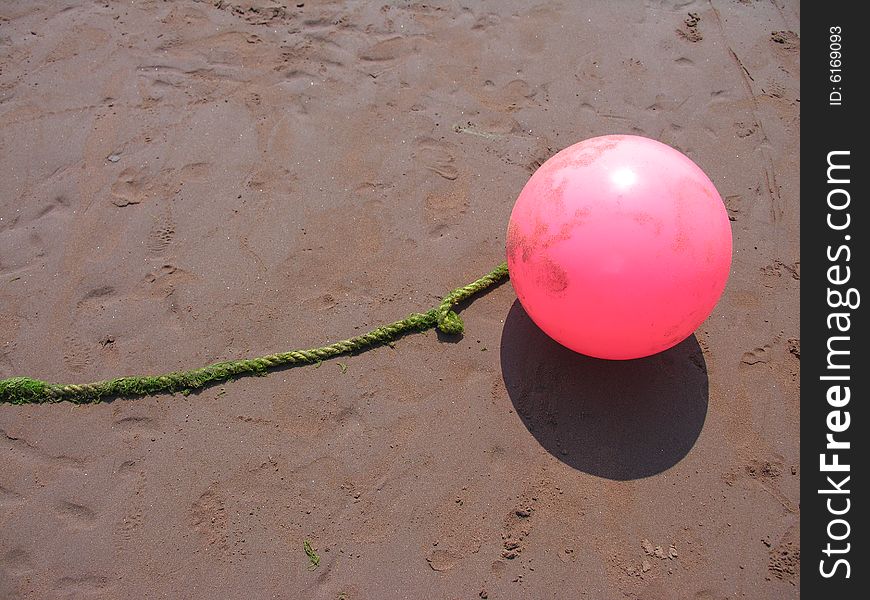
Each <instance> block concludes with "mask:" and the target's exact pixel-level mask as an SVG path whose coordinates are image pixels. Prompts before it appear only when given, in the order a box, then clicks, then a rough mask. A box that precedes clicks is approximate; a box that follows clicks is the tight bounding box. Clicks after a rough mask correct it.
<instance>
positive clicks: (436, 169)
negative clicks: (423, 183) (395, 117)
mask: <svg viewBox="0 0 870 600" xmlns="http://www.w3.org/2000/svg"><path fill="white" fill-rule="evenodd" d="M452 149H453V146H452V144H448V143H446V142H441V141H438V140H435V139H432V138H422V139H420V140H418V141H417V152H416V158H417V160H418V161H419V162H420V163H422V164H423V166H424V167H425V168H427V169H429V170H430V171H432V172H433V173H437V174H438V175H440V176H441V177H443V178H444V179H448V180H450V181H453V180H454V179H456V178H457V177H458V176H459V171H457V170H456V166H455V165H454V164H453V161H454V156H453V152H452Z"/></svg>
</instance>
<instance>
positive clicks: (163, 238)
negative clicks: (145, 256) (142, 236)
mask: <svg viewBox="0 0 870 600" xmlns="http://www.w3.org/2000/svg"><path fill="white" fill-rule="evenodd" d="M174 239H175V223H174V222H173V221H172V216H171V215H170V214H169V213H167V214H165V215H164V216H163V217H161V218H159V219H157V220H156V221H155V223H154V225H153V226H152V227H151V231H149V232H148V242H147V244H146V248H147V249H148V253H149V254H151V255H152V256H159V255H161V254H164V253H165V252H166V251H167V250H168V249H169V246H170V245H171V244H172V241H173V240H174Z"/></svg>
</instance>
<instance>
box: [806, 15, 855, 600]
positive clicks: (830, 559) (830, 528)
mask: <svg viewBox="0 0 870 600" xmlns="http://www.w3.org/2000/svg"><path fill="white" fill-rule="evenodd" d="M862 5H863V3H860V2H855V3H851V2H845V1H839V2H812V3H810V2H805V3H803V6H802V9H803V13H804V14H803V15H802V17H801V20H802V22H804V23H806V26H805V27H802V32H801V59H802V60H801V64H802V66H801V90H802V92H801V99H802V103H801V106H802V111H801V112H802V113H803V114H802V115H801V262H802V271H803V275H802V277H801V337H802V338H803V340H802V343H801V347H802V357H801V462H802V467H801V588H802V589H801V591H802V594H803V595H805V597H807V598H821V597H829V598H837V599H838V600H839V599H843V600H845V599H847V598H859V597H860V598H866V597H867V596H866V594H867V593H868V591H867V590H868V589H870V563H868V559H867V557H868V552H867V545H868V544H870V534H868V532H867V530H866V528H865V527H864V519H863V518H861V517H863V515H864V513H865V511H867V510H868V509H870V507H868V506H867V495H866V493H861V492H859V490H866V489H867V486H868V475H870V470H868V467H867V455H868V453H870V444H868V439H870V424H868V419H870V416H868V411H867V409H866V403H867V401H868V395H867V393H868V386H867V381H868V379H870V363H868V361H867V359H866V357H865V354H866V353H865V352H861V350H862V348H864V347H865V346H866V344H867V343H868V342H870V340H868V337H867V336H868V332H867V327H866V323H867V318H866V316H865V313H866V311H867V308H866V307H865V306H864V305H863V304H864V302H870V297H867V296H866V294H865V292H867V287H866V285H865V283H866V280H867V270H868V268H870V256H868V255H867V242H866V237H867V236H868V235H870V216H868V211H867V203H868V200H870V199H868V197H867V185H866V180H867V178H868V177H870V173H868V169H867V160H866V157H867V149H868V142H867V139H866V137H865V134H864V133H863V132H865V131H866V130H867V126H866V123H867V120H868V117H867V114H866V113H867V107H868V104H867V94H866V89H867V83H866V81H865V76H866V75H865V74H866V69H867V66H868V65H870V60H867V52H868V44H867V37H868V34H867V32H866V31H865V27H864V24H863V21H862V19H861V18H860V16H859V14H858V12H859V11H858V7H861V6H862ZM821 594H826V595H827V596H822V595H821ZM831 594H833V595H831Z"/></svg>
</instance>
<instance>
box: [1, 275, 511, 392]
mask: <svg viewBox="0 0 870 600" xmlns="http://www.w3.org/2000/svg"><path fill="white" fill-rule="evenodd" d="M507 277H508V268H507V263H501V264H500V265H499V266H497V267H496V268H495V269H493V270H492V271H490V272H489V273H487V274H486V275H484V276H483V277H481V278H480V279H477V280H476V281H473V282H471V283H469V284H468V285H465V286H462V287H458V288H456V289H455V290H453V291H452V292H450V293H449V294H447V295H446V296H445V297H444V299H443V300H442V301H441V303H440V304H439V305H438V306H436V307H434V308H431V309H429V310H428V311H426V312H424V313H412V314H410V315H408V316H407V317H405V318H404V319H402V320H400V321H396V322H394V323H390V324H388V325H383V326H381V327H378V328H376V329H373V330H372V331H369V332H368V333H364V334H362V335H358V336H355V337H352V338H350V339H347V340H342V341H340V342H335V343H334V344H329V345H327V346H321V347H320V348H310V349H308V350H291V351H289V352H279V353H277V354H269V355H267V356H260V357H258V358H247V359H242V360H231V361H225V362H218V363H214V364H211V365H208V366H205V367H200V368H198V369H191V370H189V371H178V372H173V373H166V374H164V375H152V376H148V375H143V376H130V377H119V378H117V379H108V380H105V381H95V382H93V383H83V384H57V383H48V382H46V381H41V380H39V379H31V378H29V377H10V378H9V379H0V404H4V403H5V404H39V403H43V402H63V401H68V402H73V403H75V404H88V403H93V402H99V401H100V400H102V399H104V398H113V397H118V398H122V397H127V398H129V397H134V396H147V395H152V394H163V393H170V394H171V393H174V392H184V393H188V392H190V391H192V390H195V389H199V388H203V387H207V386H209V385H214V384H216V383H219V382H221V381H226V380H228V379H231V378H235V377H240V376H245V375H265V374H266V373H267V371H268V370H269V369H272V368H275V367H281V366H299V365H310V364H317V363H320V362H322V361H324V360H326V359H329V358H334V357H336V356H340V355H342V354H350V353H353V352H360V351H362V350H364V349H366V348H370V347H372V346H375V345H378V344H389V343H391V342H392V341H394V340H396V339H397V338H399V337H401V336H403V335H405V334H407V333H411V332H422V331H427V330H429V329H432V328H433V327H437V328H438V330H439V331H440V332H442V333H445V334H448V335H455V334H459V333H462V331H463V329H464V325H463V323H462V319H461V318H460V317H459V315H458V314H457V313H456V311H455V310H453V309H454V307H455V306H456V305H457V304H459V303H460V302H462V301H464V300H467V299H469V298H471V297H472V296H474V295H475V294H477V293H479V292H482V291H483V290H485V289H487V288H489V287H491V286H493V285H495V284H496V283H499V282H500V281H502V280H503V279H505V278H507Z"/></svg>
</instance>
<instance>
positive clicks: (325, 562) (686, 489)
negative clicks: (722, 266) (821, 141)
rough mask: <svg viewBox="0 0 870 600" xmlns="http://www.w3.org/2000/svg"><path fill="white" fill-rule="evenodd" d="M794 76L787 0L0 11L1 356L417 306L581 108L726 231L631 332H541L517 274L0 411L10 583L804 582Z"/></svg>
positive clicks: (468, 273) (780, 589) (556, 590)
mask: <svg viewBox="0 0 870 600" xmlns="http://www.w3.org/2000/svg"><path fill="white" fill-rule="evenodd" d="M799 73H800V11H799V6H798V3H797V2H789V1H786V0H771V1H761V0H739V1H738V0H715V1H713V2H712V3H711V2H701V1H697V2H694V1H689V2H686V1H664V2H654V1H652V0H648V1H643V2H641V1H637V2H634V1H632V2H606V1H604V0H597V1H594V2H591V1H583V2H567V1H557V2H534V3H529V2H520V1H518V0H511V1H503V2H496V1H473V0H464V1H449V2H431V3H430V2H425V3H423V2H412V1H389V2H388V1H386V0H384V1H382V2H374V3H371V2H363V1H361V0H344V1H334V2H332V1H325V0H318V1H308V0H306V1H305V2H291V3H284V2H280V1H277V0H226V1H225V0H215V1H214V2H212V1H195V0H180V1H177V2H164V1H158V0H142V1H134V2H120V1H115V0H102V1H92V0H59V1H49V0H36V1H28V0H17V1H14V0H7V1H4V2H3V3H2V4H0V174H2V177H0V378H5V377H10V376H13V375H28V376H31V377H38V378H40V379H45V380H49V381H53V382H64V383H67V382H69V383H81V382H89V381H94V380H99V379H105V378H111V377H115V376H118V375H126V374H156V373H162V372H167V371H175V370H181V369H188V368H192V367H196V366H200V365H204V364H208V363H212V362H215V361H219V360H225V359H233V358H241V357H248V356H258V355H262V354H267V353H271V352H277V351H282V350H290V349H294V348H308V347H312V346H319V345H322V344H326V343H329V342H333V341H336V340H339V339H343V338H347V337H350V336H352V335H356V334H358V333H361V332H364V331H366V330H368V329H371V328H372V327H375V326H377V325H380V324H382V323H387V322H390V321H394V320H396V319H399V318H401V317H403V316H405V315H407V314H409V313H411V312H415V311H420V310H426V309H428V308H430V307H431V306H433V305H435V304H437V302H438V301H439V300H440V298H441V297H442V296H443V295H444V294H445V293H446V292H448V291H449V290H451V289H453V288H455V287H456V286H458V285H461V284H464V283H467V282H469V281H472V280H473V279H475V278H477V277H479V276H481V275H483V274H484V273H486V272H488V271H489V270H490V269H492V268H493V267H494V266H495V265H497V264H498V263H500V262H501V261H503V260H504V257H505V234H506V229H507V222H508V217H509V215H510V211H511V208H512V206H513V203H514V200H515V199H516V197H517V195H518V194H519V192H520V190H521V189H522V187H523V185H524V184H525V182H526V181H527V180H528V178H529V177H530V175H531V174H532V173H533V172H534V170H535V169H536V168H537V167H539V166H540V165H541V164H542V163H543V162H544V161H545V160H546V159H547V158H549V157H550V156H552V155H553V154H555V153H556V152H558V151H559V150H561V149H562V148H565V147H566V146H569V145H571V144H573V143H575V142H578V141H580V140H583V139H586V138H589V137H593V136H597V135H604V134H611V133H625V134H636V135H643V136H648V137H651V138H654V139H657V140H660V141H662V142H664V143H667V144H670V145H672V146H674V147H675V148H677V149H679V150H680V151H681V152H684V153H686V154H687V155H688V156H689V157H690V158H691V159H692V160H694V161H695V162H696V163H697V164H698V165H699V166H700V167H701V168H702V169H703V170H704V171H705V172H706V173H707V175H708V176H709V177H710V179H711V180H712V181H713V182H714V184H715V185H716V187H717V189H718V191H719V193H720V194H721V196H722V198H723V199H724V201H725V204H726V207H727V209H728V214H729V217H730V219H731V225H732V231H733V239H734V256H733V264H732V271H731V276H730V279H729V282H728V285H727V288H726V290H725V293H724V295H723V297H722V299H721V301H720V302H719V304H718V306H717V307H716V309H715V311H714V312H713V314H712V315H711V316H710V318H709V319H707V321H706V322H705V323H704V324H703V325H702V326H701V327H700V328H699V329H698V331H697V332H696V334H695V335H694V336H692V337H690V338H689V339H687V340H685V341H684V342H682V343H681V344H679V345H677V346H676V347H674V348H672V349H671V350H668V351H666V352H664V353H661V354H659V355H656V356H653V357H650V358H648V359H640V360H636V361H601V360H596V359H592V358H587V357H584V356H581V355H578V354H575V353H573V352H571V351H569V350H567V349H565V348H563V347H561V346H559V345H558V344H556V343H555V342H553V341H552V340H550V339H549V338H548V337H547V336H546V335H545V334H543V333H542V332H541V331H540V330H539V329H538V328H537V327H536V326H535V325H534V323H532V321H531V320H530V319H529V317H528V316H527V315H526V313H525V312H524V310H523V308H522V306H521V305H520V304H519V303H518V302H517V300H516V295H515V294H514V291H513V289H512V287H511V284H510V283H509V282H507V283H503V284H502V285H500V286H498V287H497V288H495V289H493V290H491V291H489V292H488V293H486V294H485V295H483V296H481V297H479V298H477V299H475V300H474V301H473V302H472V303H470V304H469V305H468V306H467V307H465V308H464V309H463V310H462V313H461V314H462V317H463V319H464V321H465V327H466V330H465V333H464V335H463V336H461V337H449V336H444V335H441V334H438V333H436V332H434V331H430V332H427V333H424V334H420V335H413V336H408V337H405V338H403V339H401V340H399V341H398V342H397V343H396V344H395V347H380V348H377V349H374V350H371V351H369V352H365V353H362V354H359V355H354V356H348V357H345V358H339V359H337V360H333V361H328V362H324V363H322V364H321V365H319V366H318V367H316V368H315V367H302V368H295V369H284V370H278V371H275V372H272V373H271V374H270V375H268V376H267V377H249V378H242V379H239V380H236V381H233V382H230V383H227V384H226V385H219V386H215V387H211V388H208V389H206V390H204V391H201V392H199V393H193V394H190V395H187V396H184V395H180V394H177V395H174V396H170V395H163V396H157V397H146V398H139V399H118V400H114V401H111V402H104V403H101V404H95V405H85V406H76V405H72V404H70V403H59V404H53V405H48V404H45V405H30V406H11V405H0V457H2V467H0V598H10V599H13V598H22V599H50V598H86V599H97V598H100V599H114V598H143V599H145V598H288V599H290V598H312V599H324V600H362V599H375V598H376V599H403V598H407V599H417V598H432V599H442V598H443V599H454V598H455V599H471V600H474V599H481V598H484V599H486V598H488V599H516V598H530V599H537V598H559V599H562V598H589V599H622V598H630V599H644V600H656V599H691V600H725V599H739V598H749V599H753V600H754V599H786V598H788V599H792V598H797V597H799V585H800V544H799V535H800V528H799V518H800V494H799V483H800V468H799V449H800V443H799V421H800V409H799V393H800V385H799V380H798V375H799V372H800V329H799V319H798V315H799V308H800V307H799V298H798V291H799V287H800V254H799V237H798V228H799V222H800V214H799V203H798V201H799V186H798V182H799V158H798V155H799V148H800V144H799V131H800V87H799ZM306 540H308V541H310V544H311V547H312V548H313V550H314V551H315V552H316V554H317V555H318V556H319V558H320V562H319V564H318V565H317V566H316V568H312V567H314V565H312V564H311V563H310V560H309V558H308V557H307V556H306V553H305V552H304V550H303V543H304V541H306Z"/></svg>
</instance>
